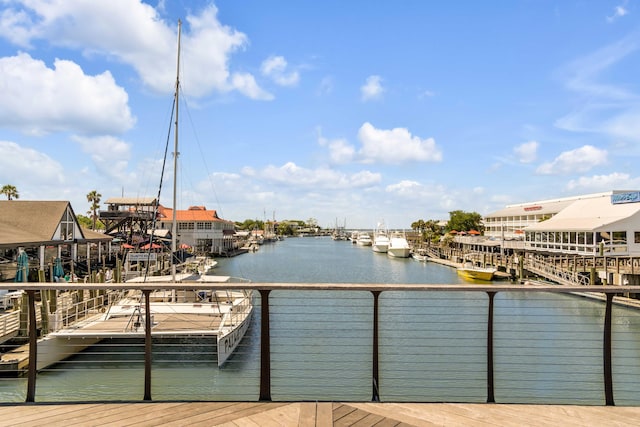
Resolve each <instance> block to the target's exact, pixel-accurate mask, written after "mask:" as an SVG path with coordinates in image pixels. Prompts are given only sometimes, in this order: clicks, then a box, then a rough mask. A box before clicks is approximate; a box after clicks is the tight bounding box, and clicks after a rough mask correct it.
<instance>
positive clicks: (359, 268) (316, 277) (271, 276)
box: [216, 237, 464, 284]
mask: <svg viewBox="0 0 640 427" xmlns="http://www.w3.org/2000/svg"><path fill="white" fill-rule="evenodd" d="M216 273H217V274H228V275H231V276H239V277H245V278H247V279H250V280H251V281H254V282H272V283H276V282H285V283H316V282H317V283H423V284H424V283H464V282H463V280H462V279H460V278H459V277H458V275H457V274H456V272H455V270H454V269H452V268H449V267H443V266H440V265H438V264H432V263H426V262H417V261H415V260H414V259H413V258H391V257H389V256H387V255H386V254H380V253H375V252H373V250H371V246H358V245H354V244H352V243H351V242H350V241H335V240H332V239H331V238H328V237H319V238H314V237H302V238H289V239H285V240H283V241H280V242H276V243H270V244H264V245H262V246H260V250H259V251H258V252H256V253H250V254H245V255H242V256H239V257H234V258H226V259H219V264H218V267H217V270H216Z"/></svg>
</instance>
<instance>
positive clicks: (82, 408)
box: [0, 402, 640, 427]
mask: <svg viewBox="0 0 640 427" xmlns="http://www.w3.org/2000/svg"><path fill="white" fill-rule="evenodd" d="M638 423H640V407H612V406H607V407H605V406H567V405H495V404H462V403H315V402H294V403H289V402H279V403H278V402H273V403H262V402H167V403H159V402H158V403H156V402H154V403H82V404H15V405H9V404H7V405H1V406H0V424H2V425H11V426H24V427H26V426H41V425H47V426H48V427H54V426H65V427H69V426H118V427H121V426H158V425H162V426H230V427H231V426H260V427H268V426H379V427H384V426H462V425H463V426H514V427H515V426H517V427H520V426H522V425H527V426H554V427H555V426H559V425H562V426H568V427H570V426H576V427H577V426H601V425H609V426H637V425H638Z"/></svg>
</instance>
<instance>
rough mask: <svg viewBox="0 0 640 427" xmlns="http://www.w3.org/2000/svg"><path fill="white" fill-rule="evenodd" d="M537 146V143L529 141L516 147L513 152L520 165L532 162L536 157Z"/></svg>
mask: <svg viewBox="0 0 640 427" xmlns="http://www.w3.org/2000/svg"><path fill="white" fill-rule="evenodd" d="M539 145H540V144H538V142H537V141H529V142H525V143H524V144H520V145H518V146H517V147H516V148H514V149H513V151H514V152H515V154H516V156H517V157H518V161H519V162H520V163H531V162H534V161H535V160H536V158H537V156H538V146H539Z"/></svg>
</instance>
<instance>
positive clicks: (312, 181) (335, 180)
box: [257, 162, 382, 189]
mask: <svg viewBox="0 0 640 427" xmlns="http://www.w3.org/2000/svg"><path fill="white" fill-rule="evenodd" d="M257 175H258V177H259V178H260V179H262V180H267V181H271V182H275V183H279V184H285V185H287V186H288V187H291V188H306V189H308V188H314V189H315V188H318V189H344V188H361V187H367V186H370V185H374V184H377V183H379V182H380V181H381V180H382V177H381V175H380V174H378V173H373V172H369V171H360V172H357V173H355V174H351V175H348V174H345V173H342V172H338V171H336V170H333V169H329V168H317V169H306V168H303V167H300V166H298V165H296V164H295V163H293V162H288V163H285V164H284V165H282V166H280V167H277V166H273V165H269V166H267V167H266V168H264V169H263V170H262V171H260V172H258V173H257Z"/></svg>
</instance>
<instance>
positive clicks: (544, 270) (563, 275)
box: [524, 257, 591, 286]
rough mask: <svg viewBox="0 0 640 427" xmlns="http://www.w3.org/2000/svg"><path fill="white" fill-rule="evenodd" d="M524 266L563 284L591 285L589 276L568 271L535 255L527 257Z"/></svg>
mask: <svg viewBox="0 0 640 427" xmlns="http://www.w3.org/2000/svg"><path fill="white" fill-rule="evenodd" d="M524 267H525V268H526V269H527V270H530V271H532V272H534V273H538V274H542V275H544V276H546V277H547V278H549V276H551V277H550V278H551V279H552V280H557V281H558V282H560V283H561V284H562V285H581V286H586V285H589V284H590V282H591V280H590V279H589V277H586V276H584V275H581V274H578V273H577V272H572V271H567V270H564V269H562V268H558V267H557V266H556V265H555V264H552V263H548V262H544V261H542V260H540V259H537V258H534V257H525V259H524Z"/></svg>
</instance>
